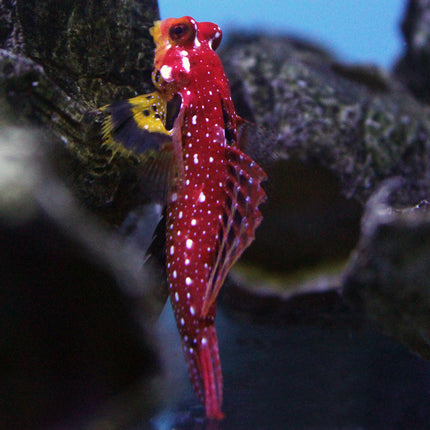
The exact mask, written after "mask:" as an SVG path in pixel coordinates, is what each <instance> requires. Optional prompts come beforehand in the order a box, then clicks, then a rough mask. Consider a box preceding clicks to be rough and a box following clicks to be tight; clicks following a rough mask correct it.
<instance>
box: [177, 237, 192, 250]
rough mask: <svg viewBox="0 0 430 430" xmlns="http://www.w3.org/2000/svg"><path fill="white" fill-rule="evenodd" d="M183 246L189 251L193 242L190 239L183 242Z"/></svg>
mask: <svg viewBox="0 0 430 430" xmlns="http://www.w3.org/2000/svg"><path fill="white" fill-rule="evenodd" d="M185 246H186V247H187V248H188V249H191V247H192V246H193V241H192V240H191V239H187V241H186V242H185ZM172 248H173V246H172Z"/></svg>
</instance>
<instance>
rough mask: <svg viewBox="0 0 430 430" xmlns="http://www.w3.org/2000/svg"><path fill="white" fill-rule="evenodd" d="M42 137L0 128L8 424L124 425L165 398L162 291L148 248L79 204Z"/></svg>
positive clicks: (1, 353) (0, 328)
mask: <svg viewBox="0 0 430 430" xmlns="http://www.w3.org/2000/svg"><path fill="white" fill-rule="evenodd" d="M40 137H41V135H40V133H38V132H37V130H35V129H34V128H26V129H24V128H23V127H19V128H16V127H2V129H1V131H0V148H1V149H0V232H1V238H2V240H1V242H0V272H1V301H0V302H1V303H0V311H1V314H2V324H1V325H0V336H1V338H2V339H3V341H2V346H1V348H0V361H1V366H0V374H1V379H2V381H3V382H2V386H1V389H0V396H1V398H2V402H1V405H0V421H1V422H2V425H3V426H5V428H36V427H46V426H49V425H55V426H61V427H63V428H64V427H65V426H69V425H70V428H72V427H74V426H75V425H77V423H78V422H87V421H88V420H89V421H94V422H98V420H103V422H105V423H106V422H110V423H111V424H112V425H113V424H114V423H116V425H124V424H125V423H130V422H133V420H134V419H135V418H136V417H139V418H140V417H141V416H142V414H143V415H144V414H147V413H149V411H151V410H152V408H153V407H154V406H155V404H156V402H157V392H156V391H155V390H154V389H153V388H152V385H151V383H152V379H153V377H154V376H155V375H157V374H158V373H159V364H158V355H157V353H156V349H155V347H154V344H153V340H152V336H151V334H150V331H149V325H148V324H149V316H150V315H151V305H150V304H151V294H148V292H147V291H146V290H145V289H144V288H143V286H142V282H141V280H142V277H141V275H142V273H139V272H137V271H136V264H135V262H134V260H133V256H134V258H137V257H136V256H137V252H136V251H133V249H132V248H131V247H126V246H124V243H123V240H122V239H120V238H119V237H115V236H113V235H112V233H111V232H108V231H107V230H106V229H103V228H102V227H101V226H100V224H99V223H97V221H96V220H95V219H94V218H93V217H92V216H90V215H89V214H88V213H86V212H85V211H84V210H83V209H82V208H81V207H79V205H77V203H76V201H75V199H74V198H73V196H72V194H71V193H70V191H69V190H68V189H67V188H66V187H65V186H64V184H63V183H62V182H61V181H60V180H59V179H58V178H57V177H56V176H55V174H54V173H53V172H52V171H51V170H50V163H49V160H48V159H47V158H46V154H44V151H43V150H42V149H41V147H40V146H39V144H40ZM138 302H139V305H138ZM137 308H139V310H140V316H139V318H138V319H137V318H136V317H135V313H136V311H137ZM126 399H127V400H126ZM124 402H125V403H124ZM107 403H109V404H110V405H111V406H110V408H108V409H109V410H107V409H106V404H107ZM131 405H132V406H131ZM36 423H37V426H36Z"/></svg>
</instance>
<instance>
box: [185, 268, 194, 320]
mask: <svg viewBox="0 0 430 430" xmlns="http://www.w3.org/2000/svg"><path fill="white" fill-rule="evenodd" d="M185 283H186V284H187V285H188V286H190V285H191V284H192V283H193V280H192V279H191V278H190V277H189V276H187V277H186V278H185ZM193 315H194V314H193Z"/></svg>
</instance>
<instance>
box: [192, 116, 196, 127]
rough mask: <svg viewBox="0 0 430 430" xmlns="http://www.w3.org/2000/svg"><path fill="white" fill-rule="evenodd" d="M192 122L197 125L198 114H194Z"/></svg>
mask: <svg viewBox="0 0 430 430" xmlns="http://www.w3.org/2000/svg"><path fill="white" fill-rule="evenodd" d="M191 122H192V124H193V125H196V124H197V115H194V116H193V117H192V118H191Z"/></svg>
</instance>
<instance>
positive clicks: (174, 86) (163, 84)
mask: <svg viewBox="0 0 430 430" xmlns="http://www.w3.org/2000/svg"><path fill="white" fill-rule="evenodd" d="M150 32H151V35H152V37H153V38H154V42H155V61H154V71H153V74H152V80H153V82H154V85H155V86H156V87H157V88H158V89H159V90H160V91H162V92H164V93H166V92H170V93H171V94H172V96H173V94H174V93H175V92H176V91H177V90H178V89H179V88H183V87H185V86H187V85H189V84H190V83H191V82H192V81H193V80H197V79H198V74H199V67H202V65H204V64H206V63H208V62H209V63H214V62H215V63H217V61H219V59H218V57H217V55H216V54H215V53H214V51H215V49H216V48H218V46H219V44H220V43H221V38H222V32H221V29H220V28H219V26H218V25H216V24H213V23H211V22H200V23H199V22H197V21H196V20H195V19H194V18H192V17H190V16H183V17H182V18H168V19H165V20H163V21H156V22H155V23H154V27H152V28H151V30H150ZM215 57H216V59H215V60H214V58H215ZM217 64H218V63H217Z"/></svg>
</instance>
